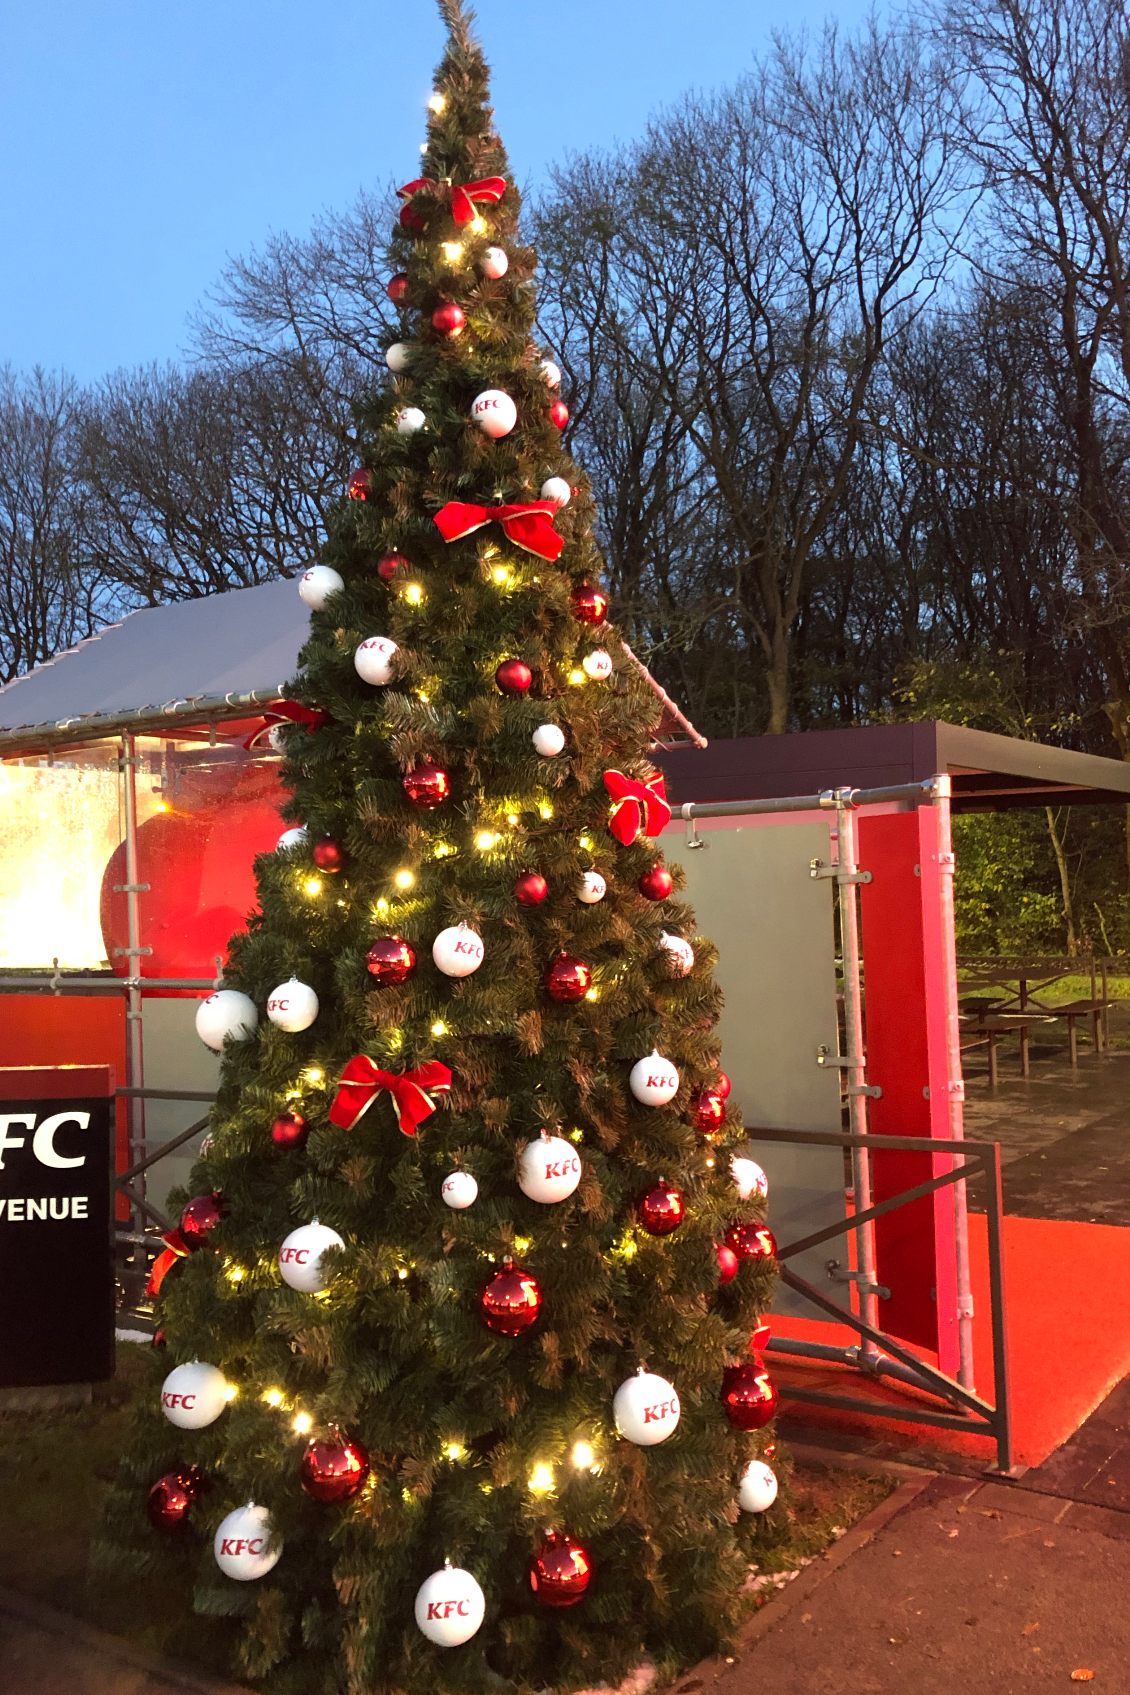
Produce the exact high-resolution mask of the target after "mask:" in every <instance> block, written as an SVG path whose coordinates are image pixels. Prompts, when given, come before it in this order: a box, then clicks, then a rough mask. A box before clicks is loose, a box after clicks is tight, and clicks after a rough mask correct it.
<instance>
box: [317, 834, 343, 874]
mask: <svg viewBox="0 0 1130 1695" xmlns="http://www.w3.org/2000/svg"><path fill="white" fill-rule="evenodd" d="M311 857H312V858H313V861H314V864H315V865H316V866H317V867H318V870H319V871H340V870H341V868H342V866H343V865H344V864H345V855H344V853H342V851H341V843H340V842H335V841H334V839H333V837H332V836H323V837H322V839H321V841H318V842H315V843H314V847H313V849H312V853H311Z"/></svg>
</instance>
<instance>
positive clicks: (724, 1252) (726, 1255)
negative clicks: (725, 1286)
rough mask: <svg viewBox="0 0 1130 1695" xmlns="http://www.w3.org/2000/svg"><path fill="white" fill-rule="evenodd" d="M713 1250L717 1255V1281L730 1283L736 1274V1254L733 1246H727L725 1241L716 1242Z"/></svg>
mask: <svg viewBox="0 0 1130 1695" xmlns="http://www.w3.org/2000/svg"><path fill="white" fill-rule="evenodd" d="M714 1252H715V1253H716V1254H717V1255H718V1281H719V1283H732V1282H733V1280H734V1278H735V1277H736V1276H737V1275H738V1256H737V1254H736V1253H735V1252H734V1250H733V1248H728V1247H727V1246H726V1244H725V1242H721V1243H718V1244H717V1245H716V1246H715V1249H714Z"/></svg>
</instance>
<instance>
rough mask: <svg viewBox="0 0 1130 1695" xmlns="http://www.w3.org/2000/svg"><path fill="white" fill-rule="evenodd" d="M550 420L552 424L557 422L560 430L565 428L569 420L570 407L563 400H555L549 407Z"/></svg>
mask: <svg viewBox="0 0 1130 1695" xmlns="http://www.w3.org/2000/svg"><path fill="white" fill-rule="evenodd" d="M549 421H550V423H551V424H556V426H557V428H558V429H559V430H563V429H564V428H565V425H566V424H567V423H568V422H569V408H568V407H567V406H566V404H565V402H564V401H563V400H555V401H554V402H553V405H552V406H551V407H550V409H549Z"/></svg>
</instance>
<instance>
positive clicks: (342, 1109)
mask: <svg viewBox="0 0 1130 1695" xmlns="http://www.w3.org/2000/svg"><path fill="white" fill-rule="evenodd" d="M450 1088H451V1072H450V1071H449V1070H448V1069H447V1066H446V1065H441V1064H440V1062H439V1060H438V1059H429V1060H428V1062H427V1064H426V1065H418V1066H417V1067H416V1069H415V1071H404V1072H401V1073H399V1074H398V1073H397V1072H395V1071H381V1070H380V1069H379V1067H378V1066H375V1065H374V1064H373V1062H372V1060H371V1059H370V1058H369V1057H368V1055H367V1054H363V1053H362V1054H356V1055H355V1056H354V1058H353V1059H351V1060H350V1061H349V1064H348V1065H347V1066H346V1067H345V1070H344V1071H343V1072H342V1074H341V1085H340V1087H339V1089H338V1091H337V1095H336V1097H335V1099H334V1104H333V1105H332V1106H331V1108H330V1123H331V1124H336V1125H338V1126H339V1127H340V1128H341V1129H342V1130H352V1128H353V1126H354V1125H355V1124H356V1122H357V1120H358V1119H359V1118H360V1117H361V1115H362V1113H365V1112H368V1110H369V1108H370V1107H371V1106H372V1104H373V1102H374V1101H375V1100H376V1098H377V1096H378V1095H379V1094H380V1092H381V1090H382V1089H387V1090H388V1092H389V1094H390V1095H391V1096H392V1110H393V1111H394V1112H395V1114H396V1122H397V1123H398V1124H399V1125H400V1128H401V1130H402V1131H403V1132H404V1134H405V1135H406V1136H414V1135H415V1134H416V1126H417V1124H420V1123H422V1122H423V1120H424V1119H425V1118H428V1117H430V1116H431V1114H432V1113H433V1112H434V1111H435V1109H436V1103H435V1102H434V1101H433V1100H432V1097H431V1095H430V1094H429V1093H428V1092H427V1091H428V1090H429V1089H430V1090H431V1091H432V1093H434V1094H446V1093H447V1091H448V1090H449V1089H450Z"/></svg>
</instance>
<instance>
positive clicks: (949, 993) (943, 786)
mask: <svg viewBox="0 0 1130 1695" xmlns="http://www.w3.org/2000/svg"><path fill="white" fill-rule="evenodd" d="M950 793H951V783H950V778H949V775H948V774H945V775H942V776H939V777H935V779H934V811H935V813H936V815H937V820H938V869H939V870H940V871H941V874H942V875H941V877H940V879H939V882H940V885H941V901H942V970H943V976H944V980H945V1012H946V1086H947V1088H948V1089H949V1109H950V1110H949V1125H950V1136H951V1137H952V1139H953V1140H954V1141H955V1142H961V1141H964V1139H965V1079H964V1077H963V1075H962V1070H961V1026H960V1022H959V1008H958V1003H957V945H956V942H955V939H954V916H953V879H954V872H955V866H956V862H955V860H954V854H953V829H952V824H951V819H950ZM990 1040H991V1038H990ZM955 1163H957V1164H959V1165H964V1164H965V1161H964V1160H963V1159H960V1158H959V1159H958V1160H957V1161H956V1162H955ZM953 1234H954V1253H955V1256H956V1259H957V1267H956V1270H957V1359H958V1366H957V1380H958V1382H959V1383H960V1384H961V1386H962V1388H963V1389H973V1388H974V1387H975V1373H974V1369H973V1275H972V1271H971V1269H970V1264H969V1211H968V1205H967V1200H966V1185H965V1184H964V1183H955V1184H954V1186H953Z"/></svg>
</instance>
